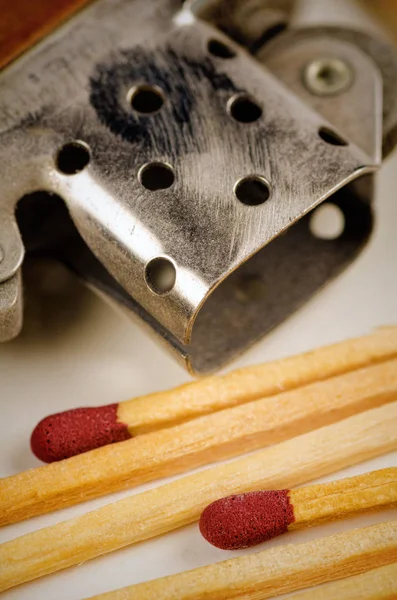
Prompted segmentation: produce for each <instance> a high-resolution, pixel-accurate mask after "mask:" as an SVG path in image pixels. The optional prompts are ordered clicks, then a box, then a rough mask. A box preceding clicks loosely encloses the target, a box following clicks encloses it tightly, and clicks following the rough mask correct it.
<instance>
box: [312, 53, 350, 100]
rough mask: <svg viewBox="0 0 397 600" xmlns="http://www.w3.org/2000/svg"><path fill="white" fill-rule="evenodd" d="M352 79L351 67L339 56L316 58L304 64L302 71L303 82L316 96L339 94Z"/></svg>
mask: <svg viewBox="0 0 397 600" xmlns="http://www.w3.org/2000/svg"><path fill="white" fill-rule="evenodd" d="M352 81H353V70H352V68H351V67H350V65H348V64H347V63H346V62H345V61H344V60H341V59H340V58H317V59H316V60H313V61H311V62H310V63H309V64H308V65H306V67H305V69H304V72H303V83H304V84H305V86H306V88H307V89H308V90H309V92H311V93H312V94H316V95H317V96H334V95H337V94H340V93H341V92H344V91H345V90H346V89H347V88H348V87H349V86H350V85H351V83H352Z"/></svg>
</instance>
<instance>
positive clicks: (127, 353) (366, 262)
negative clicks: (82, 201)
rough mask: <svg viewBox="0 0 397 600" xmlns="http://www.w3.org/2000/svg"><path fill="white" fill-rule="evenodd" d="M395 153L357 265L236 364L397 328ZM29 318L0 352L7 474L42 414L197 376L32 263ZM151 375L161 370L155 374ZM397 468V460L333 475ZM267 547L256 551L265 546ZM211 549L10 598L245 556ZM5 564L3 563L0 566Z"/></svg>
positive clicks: (74, 578)
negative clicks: (378, 328) (371, 231)
mask: <svg viewBox="0 0 397 600" xmlns="http://www.w3.org/2000/svg"><path fill="white" fill-rule="evenodd" d="M396 189H397V154H396V155H394V157H392V158H389V159H388V161H387V163H386V164H385V165H384V166H383V168H382V171H381V174H380V176H379V177H378V190H377V202H376V211H377V225H376V230H375V233H374V235H373V237H372V239H371V241H370V243H369V245H368V246H367V248H366V249H365V250H364V252H363V253H362V254H361V255H360V257H359V258H358V259H357V261H356V262H355V263H354V264H353V265H352V266H351V267H350V268H348V269H347V271H345V272H344V273H343V274H342V275H341V276H340V277H339V279H337V280H336V281H335V282H334V283H331V284H330V285H329V286H328V287H327V288H326V289H325V290H324V291H322V292H321V293H320V294H319V295H318V296H317V297H316V298H315V299H313V300H312V301H311V302H310V303H309V304H307V305H306V306H305V307H304V308H303V309H302V310H300V312H298V313H297V314H296V315H295V316H293V317H292V318H290V319H289V320H288V321H287V322H286V323H285V324H284V325H282V326H281V327H279V328H278V329H277V330H276V331H275V332H274V333H273V334H271V335H270V336H269V337H268V338H267V339H265V340H263V341H262V342H261V343H260V344H259V345H257V346H256V347H255V348H253V349H251V350H250V351H249V352H247V353H246V354H245V355H244V356H243V357H241V358H240V359H239V360H238V361H236V362H235V363H234V364H233V365H232V367H237V366H242V365H248V364H254V363H257V362H261V361H264V360H268V359H274V358H278V357H282V356H286V355H290V354H293V353H297V352H301V351H304V350H308V349H310V348H313V347H315V346H318V345H321V344H326V343H330V342H334V341H337V340H342V339H344V338H346V337H349V336H354V335H357V334H363V333H366V332H368V331H369V330H371V328H373V327H374V326H377V325H381V324H390V323H397V197H396ZM25 283H26V287H27V292H26V293H27V305H26V323H25V328H24V331H23V334H22V335H21V336H20V337H19V338H18V339H17V340H15V341H13V342H11V343H8V344H4V345H0V407H1V416H0V476H3V477H5V476H8V475H12V474H14V473H17V472H19V471H21V470H24V469H29V468H32V467H35V466H38V465H39V464H40V463H39V461H38V460H36V458H35V457H34V456H33V455H32V454H31V451H30V449H29V437H30V433H31V430H32V427H33V426H34V425H35V424H36V423H37V422H38V421H39V420H40V419H41V418H42V417H44V416H45V415H47V414H50V413H52V412H56V411H59V410H64V409H68V408H73V407H77V406H83V405H98V404H107V403H111V402H118V401H120V400H123V399H127V398H129V397H132V396H134V395H137V394H143V393H148V392H153V391H155V390H161V389H165V388H169V387H171V386H174V385H177V384H180V383H183V382H185V381H188V380H189V376H188V375H187V373H185V372H184V371H183V370H182V369H181V368H180V367H179V366H178V365H177V364H176V363H174V362H173V360H172V359H171V358H170V357H169V356H168V355H167V354H166V353H165V352H164V350H163V349H162V348H160V347H158V346H157V345H155V343H154V342H153V341H152V340H151V339H149V338H148V337H147V335H146V334H145V333H143V332H142V331H141V330H140V329H139V328H138V327H137V326H135V325H134V324H130V323H128V322H126V321H125V320H124V318H123V317H121V316H120V315H118V314H116V313H115V312H113V311H112V309H111V308H109V307H108V306H106V305H105V304H103V303H102V302H101V301H100V300H99V299H97V298H96V297H94V296H93V295H92V294H91V293H90V292H89V291H87V290H86V289H85V288H83V287H82V286H81V285H80V283H78V282H77V281H76V280H75V279H74V278H73V277H72V276H71V275H69V274H68V273H66V272H64V271H63V269H62V268H60V267H58V266H55V267H52V268H50V269H49V268H48V267H47V268H43V265H38V264H36V265H35V264H32V265H31V266H30V268H29V270H27V272H26V275H25ZM153 372H155V373H156V375H155V376H153ZM392 465H395V466H397V453H394V454H389V455H387V456H383V457H380V458H378V459H375V460H372V461H369V462H366V463H363V464H360V465H358V466H355V467H353V468H350V469H348V470H345V471H343V472H340V473H334V474H333V475H332V476H330V477H329V478H324V479H335V478H338V477H340V476H346V475H353V474H358V473H361V472H364V471H367V470H370V469H375V468H381V467H385V466H392ZM156 485H159V483H158V482H154V483H153V484H150V485H145V486H142V487H140V488H136V489H134V490H133V491H127V492H123V493H117V494H113V495H111V496H107V497H104V498H99V499H97V500H94V501H91V502H87V503H85V504H81V505H79V506H76V507H72V508H69V509H65V510H62V511H59V512H56V513H53V514H50V515H46V516H42V517H39V518H35V519H31V520H30V521H27V522H24V523H19V524H16V525H13V526H9V527H5V528H3V529H1V530H0V542H5V541H7V540H10V539H13V538H15V537H16V536H19V535H22V534H24V533H27V532H29V531H33V530H35V529H38V528H41V527H45V526H47V525H50V524H53V523H57V522H59V521H62V520H65V519H67V518H70V517H73V516H75V515H81V514H83V513H84V512H86V511H88V510H92V509H93V508H96V507H99V506H102V505H104V504H107V503H109V502H111V501H114V500H117V499H119V498H122V497H125V496H127V495H128V494H133V493H134V494H135V493H138V492H140V491H143V490H144V489H149V488H150V487H153V486H156ZM392 518H397V511H396V510H394V511H393V510H389V511H384V512H381V513H379V514H373V515H371V516H365V517H360V518H355V519H351V520H349V521H343V522H338V523H336V524H331V525H326V526H322V527H318V528H316V529H311V530H304V531H300V532H295V533H290V534H286V535H284V536H282V537H280V538H278V539H276V540H274V541H272V542H268V543H267V544H266V547H268V548H269V547H272V546H278V545H280V544H285V543H288V542H293V543H299V542H304V541H306V540H309V539H312V538H315V537H319V536H324V535H329V534H332V533H334V532H337V531H341V530H344V529H347V528H353V527H357V526H362V525H365V524H373V523H377V522H380V521H385V520H388V519H392ZM264 547H265V546H264V545H262V546H259V547H256V548H255V549H252V551H257V550H259V549H263V548H264ZM245 552H247V551H242V552H233V553H231V552H223V551H220V550H217V549H215V548H213V547H211V546H210V545H209V544H207V543H206V542H205V541H204V540H203V539H202V538H201V537H200V534H199V532H198V528H197V526H196V525H192V526H189V527H185V528H183V529H181V530H179V531H176V532H174V533H171V534H168V535H164V536H162V537H160V538H157V539H154V540H151V541H148V542H144V543H141V544H137V545H135V546H132V547H130V548H125V549H123V550H120V551H117V552H114V553H112V554H110V555H108V556H103V557H100V558H98V559H95V560H92V561H90V562H88V563H86V564H83V565H80V566H78V567H75V568H72V569H68V570H66V571H63V572H60V573H57V574H54V575H51V576H48V577H46V578H43V579H41V580H38V581H36V582H33V583H30V584H26V585H23V586H20V587H19V588H15V589H13V590H11V591H9V592H6V593H4V595H3V596H2V598H4V600H33V599H36V598H37V599H41V600H43V599H45V600H52V599H53V600H55V599H56V600H79V599H82V598H86V597H88V596H91V595H93V594H96V593H100V592H104V591H108V590H112V589H115V588H118V587H122V586H126V585H130V584H132V583H137V582H140V581H145V580H148V579H152V578H156V577H160V576H163V575H168V574H171V573H176V572H179V571H182V570H186V569H192V568H194V567H198V566H201V565H205V564H209V563H213V562H216V561H220V560H224V559H227V558H229V557H235V556H238V555H239V554H240V553H245ZM0 569H1V565H0Z"/></svg>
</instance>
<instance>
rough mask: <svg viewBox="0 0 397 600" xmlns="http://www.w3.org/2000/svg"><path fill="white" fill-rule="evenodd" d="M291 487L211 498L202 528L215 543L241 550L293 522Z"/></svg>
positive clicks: (204, 513) (219, 546) (203, 514)
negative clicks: (214, 499) (288, 488)
mask: <svg viewBox="0 0 397 600" xmlns="http://www.w3.org/2000/svg"><path fill="white" fill-rule="evenodd" d="M294 520H295V519H294V510H293V506H292V505H291V504H290V501H289V490H275V491H261V492H248V493H247V494H238V495H235V496H227V497H226V498H222V499H221V500H216V501H215V502H212V504H210V505H209V506H207V508H206V509H205V510H204V511H203V513H202V515H201V518H200V523H199V527H200V532H201V534H202V536H203V537H204V538H205V539H206V540H207V541H208V542H209V543H210V544H212V545H213V546H216V547H217V548H221V549H222V550H238V549H239V548H248V547H249V546H255V544H260V543H261V542H265V541H266V540H270V539H271V538H273V537H276V536H278V535H280V534H281V533H284V532H286V531H287V529H288V525H290V524H291V523H293V522H294Z"/></svg>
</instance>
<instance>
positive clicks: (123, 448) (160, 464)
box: [0, 359, 397, 525]
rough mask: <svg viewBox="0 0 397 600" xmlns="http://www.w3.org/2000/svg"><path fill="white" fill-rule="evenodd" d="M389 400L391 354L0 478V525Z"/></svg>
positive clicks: (395, 390)
mask: <svg viewBox="0 0 397 600" xmlns="http://www.w3.org/2000/svg"><path fill="white" fill-rule="evenodd" d="M393 400H397V359H393V360H390V361H388V362H383V363H379V364H377V365H374V366H370V367H366V368H365V369H359V370H357V371H353V372H351V373H346V374H344V375H339V376H338V377H334V378H331V379H327V380H325V381H319V382H316V383H312V384H310V385H308V386H305V387H302V388H299V389H297V390H292V391H289V392H284V393H283V394H279V395H277V396H270V397H268V398H264V399H263V400H254V401H253V402H250V403H248V404H244V405H242V406H235V407H233V408H229V409H226V410H223V411H219V412H217V413H214V414H210V415H205V416H203V417H199V418H198V419H194V420H192V421H188V422H187V423H183V424H182V425H177V426H175V427H171V428H169V429H162V430H160V431H155V432H153V433H149V434H146V435H142V436H138V437H136V438H133V439H130V440H127V441H125V442H120V443H119V444H111V445H108V446H103V447H102V448H97V449H96V450H92V451H90V452H86V453H84V454H80V455H78V456H74V457H72V458H70V459H68V460H67V461H61V462H57V463H52V464H49V465H45V466H43V467H39V468H37V469H34V470H31V471H27V472H24V473H20V474H18V475H14V476H12V477H8V478H5V479H2V480H0V524H1V525H5V524H8V523H12V522H15V521H19V520H23V519H27V518H29V517H32V516H35V515H39V514H43V513H46V512H50V511H52V510H56V509H58V508H63V507H65V506H70V505H72V504H76V503H78V502H81V501H83V500H87V499H88V498H94V497H96V496H100V495H103V494H107V493H109V492H114V491H117V490H120V489H123V488H124V489H125V488H127V487H131V486H134V485H139V484H142V483H144V482H147V481H152V480H154V479H159V478H161V477H168V476H170V475H174V474H175V473H181V472H184V471H188V470H189V469H192V468H195V467H198V466H201V465H205V464H208V463H211V462H215V461H216V460H222V459H226V458H230V457H233V456H236V455H238V454H243V453H244V452H248V451H251V450H255V449H257V448H261V447H263V446H267V445H270V444H274V443H278V442H280V441H282V440H285V439H288V438H291V437H294V436H296V435H299V434H301V433H305V432H307V431H310V430H311V429H315V428H317V427H321V426H323V425H327V424H329V423H332V422H335V421H338V420H341V419H343V418H345V417H347V416H350V415H352V414H356V413H357V412H361V411H364V410H367V409H369V408H373V407H376V406H380V405H382V404H385V403H387V402H391V401H393Z"/></svg>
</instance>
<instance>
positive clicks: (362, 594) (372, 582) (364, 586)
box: [99, 563, 397, 600]
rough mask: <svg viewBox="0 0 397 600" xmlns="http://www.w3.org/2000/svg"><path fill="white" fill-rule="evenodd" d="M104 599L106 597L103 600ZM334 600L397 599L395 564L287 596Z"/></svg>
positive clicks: (292, 599) (301, 598)
mask: <svg viewBox="0 0 397 600" xmlns="http://www.w3.org/2000/svg"><path fill="white" fill-rule="evenodd" d="M100 597H101V596H99V598H100ZM105 598H106V595H105V596H104V597H103V600H105ZM116 598H117V596H116ZM124 598H125V597H124ZM335 598H337V599H338V600H395V599H396V598H397V563H393V564H391V565H386V566H384V567H379V568H378V569H372V570H371V571H368V572H367V573H363V574H362V575H354V576H353V577H347V578H346V579H340V580H339V581H334V582H332V583H327V584H325V585H324V586H322V587H316V588H315V589H312V590H308V591H307V592H303V593H302V594H297V595H295V594H294V595H293V596H288V600H335ZM114 600H116V599H114Z"/></svg>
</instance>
